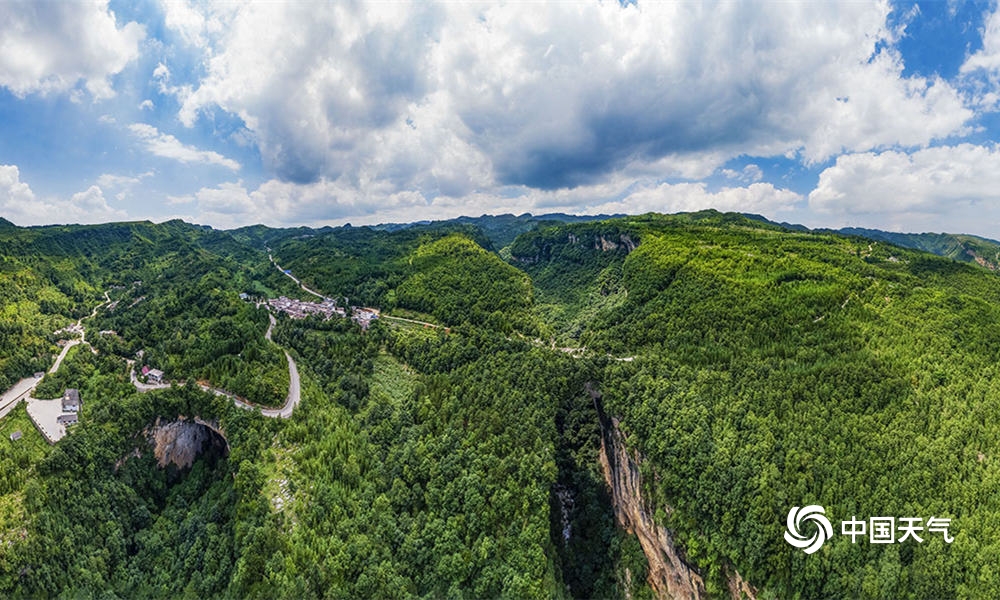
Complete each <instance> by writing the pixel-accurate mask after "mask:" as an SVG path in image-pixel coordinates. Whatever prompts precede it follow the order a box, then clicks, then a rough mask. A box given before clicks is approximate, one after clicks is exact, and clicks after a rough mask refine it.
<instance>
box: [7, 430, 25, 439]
mask: <svg viewBox="0 0 1000 600" xmlns="http://www.w3.org/2000/svg"><path fill="white" fill-rule="evenodd" d="M22 437H24V434H22V433H21V430H20V429H19V430H17V431H15V432H14V433H12V434H10V441H12V442H16V441H17V440H19V439H21V438H22Z"/></svg>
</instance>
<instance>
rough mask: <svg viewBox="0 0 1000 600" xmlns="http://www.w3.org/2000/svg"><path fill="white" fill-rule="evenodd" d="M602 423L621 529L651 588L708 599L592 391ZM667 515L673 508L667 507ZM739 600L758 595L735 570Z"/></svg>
mask: <svg viewBox="0 0 1000 600" xmlns="http://www.w3.org/2000/svg"><path fill="white" fill-rule="evenodd" d="M591 396H593V397H594V402H595V406H596V407H597V413H598V417H599V418H600V420H601V453H600V461H601V469H602V470H603V472H604V480H605V482H607V484H608V487H609V488H610V489H611V502H612V504H613V506H614V510H615V520H616V521H617V522H618V525H619V526H621V527H622V528H623V529H625V530H626V531H628V532H629V533H631V534H634V535H635V536H636V537H637V538H638V539H639V544H640V545H641V546H642V551H643V553H644V554H645V555H646V560H647V562H648V563H649V585H650V587H652V588H653V591H654V593H656V595H657V597H658V598H673V599H685V600H697V599H701V598H706V597H707V594H706V592H705V582H704V580H703V579H702V577H701V575H700V574H699V573H698V571H697V569H696V568H695V567H693V566H692V565H689V564H688V563H687V562H686V561H685V557H684V555H683V551H682V550H680V549H679V548H678V547H677V544H676V542H675V541H674V538H673V535H672V534H671V533H670V531H669V530H667V529H666V528H665V527H663V526H662V525H658V524H657V523H656V522H655V521H654V520H653V513H654V508H653V507H652V506H651V505H650V504H649V503H648V502H647V500H646V499H645V498H644V497H643V492H642V488H643V485H642V474H641V472H640V471H639V465H640V464H641V462H642V457H641V456H639V454H638V453H637V452H633V451H629V449H628V447H627V445H626V443H625V435H624V434H623V433H622V432H621V429H620V428H619V426H618V420H617V419H614V418H609V417H607V416H606V415H605V414H604V411H603V410H601V407H600V403H599V399H600V392H597V391H596V390H591ZM667 510H668V511H669V510H670V508H669V507H667ZM727 579H728V581H727V586H728V588H729V593H730V595H731V596H732V597H733V598H735V599H737V600H738V599H740V598H749V599H751V600H753V599H754V598H755V597H756V593H757V590H756V589H754V588H753V586H751V585H750V584H749V583H747V582H746V581H745V580H743V578H742V577H741V576H740V574H739V573H738V572H736V571H735V570H733V571H731V573H730V575H729V577H728V578H727Z"/></svg>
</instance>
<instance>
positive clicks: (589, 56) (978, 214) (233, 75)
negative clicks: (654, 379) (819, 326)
mask: <svg viewBox="0 0 1000 600" xmlns="http://www.w3.org/2000/svg"><path fill="white" fill-rule="evenodd" d="M998 142H1000V11H998V8H997V5H996V4H995V3H983V2H962V1H959V0H939V1H935V2H910V1H907V2H878V1H876V2H861V1H858V2H841V1H836V2H829V3H827V2H821V1H809V2H801V3H799V2H774V1H764V2H761V1H752V2H750V1H748V2H742V1H738V0H727V1H723V2H706V3H695V2H683V1H679V2H643V1H636V2H618V1H605V2H597V1H593V2H582V1H581V2H575V1H569V0H567V1H562V2H523V1H520V2H506V3H496V4H494V3H487V2H474V3H472V2H470V3H464V2H456V1H448V2H442V3H436V2H433V1H423V2H417V3H407V2H402V1H392V2H388V1H380V2H364V1H358V2H354V1H338V2H331V3H320V2H284V3H282V2H247V3H234V2H225V3H218V4H215V3H203V2H189V1H184V0H177V1H173V0H171V1H148V0H147V1H139V2H134V1H128V2H118V1H111V2H107V1H103V2H102V1H97V2H82V1H70V2H34V1H27V2H21V1H19V0H4V1H3V2H0V216H3V217H4V218H7V219H8V220H10V221H13V222H14V223H16V224H18V225H37V224H52V223H100V222H108V221H124V220H143V219H149V220H152V221H155V222H161V221H164V220H168V219H172V218H181V219H184V220H186V221H188V222H193V223H201V224H207V225H211V226H213V227H217V228H232V227H239V226H243V225H250V224H256V223H263V224H266V225H270V226H297V225H309V226H322V225H339V224H343V223H348V222H350V223H352V224H354V225H360V224H374V223H382V222H409V221H417V220H427V219H444V218H450V217H455V216H459V215H470V216H478V215H481V214H503V213H513V214H520V213H524V212H530V213H533V214H544V213H550V212H567V213H575V214H618V213H626V214H641V213H645V212H650V211H655V212H663V213H671V212H680V211H692V210H700V209H703V208H715V209H718V210H722V211H739V212H746V213H756V214H761V215H764V216H765V217H768V218H770V219H773V220H776V221H787V222H793V223H802V224H805V225H808V226H811V227H844V226H854V227H873V228H880V229H887V230H893V231H914V232H921V231H948V232H953V233H974V234H979V235H984V236H987V237H992V238H998V239H1000V145H998Z"/></svg>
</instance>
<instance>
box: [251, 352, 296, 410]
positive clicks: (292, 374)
mask: <svg viewBox="0 0 1000 600" xmlns="http://www.w3.org/2000/svg"><path fill="white" fill-rule="evenodd" d="M285 358H287V359H288V397H287V398H285V405H284V406H282V407H281V408H262V409H261V410H260V414H262V415H264V416H265V417H271V418H274V417H281V418H282V419H287V418H288V417H291V416H292V411H294V410H295V407H296V406H298V405H299V400H300V399H301V395H302V389H301V386H300V385H299V369H298V367H297V366H295V360H294V359H293V358H292V355H291V354H289V353H288V351H287V350H286V351H285Z"/></svg>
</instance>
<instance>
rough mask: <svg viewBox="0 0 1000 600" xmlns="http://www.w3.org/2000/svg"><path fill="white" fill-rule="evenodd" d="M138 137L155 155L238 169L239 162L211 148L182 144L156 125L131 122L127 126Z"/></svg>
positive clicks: (185, 161) (183, 161) (186, 161)
mask: <svg viewBox="0 0 1000 600" xmlns="http://www.w3.org/2000/svg"><path fill="white" fill-rule="evenodd" d="M128 128H129V131H131V132H132V133H133V134H134V135H135V136H136V137H137V138H139V139H140V140H141V141H142V142H143V145H144V146H145V148H146V150H148V151H149V152H150V153H152V154H155V155H156V156H161V157H163V158H170V159H173V160H177V161H180V162H182V163H205V164H213V165H219V166H222V167H226V168H227V169H230V170H232V171H239V170H240V163H238V162H236V161H235V160H233V159H231V158H226V157H225V156H223V155H221V154H219V153H218V152H213V151H211V150H199V149H197V148H195V147H193V146H187V145H185V144H182V143H181V141H180V140H178V139H177V138H175V137H174V136H172V135H169V134H166V133H161V132H160V131H159V130H158V129H157V128H156V127H153V126H152V125H148V124H146V123H133V124H131V125H129V126H128Z"/></svg>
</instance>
